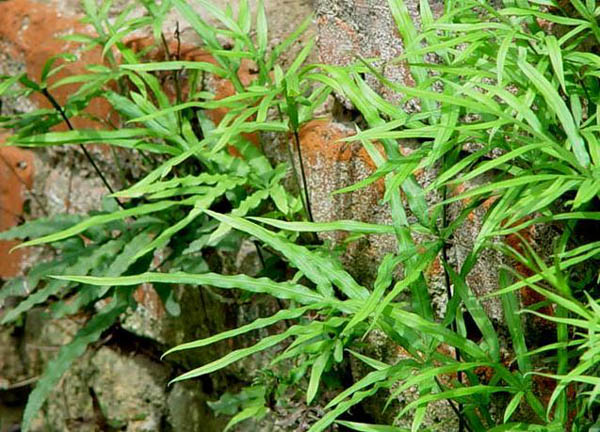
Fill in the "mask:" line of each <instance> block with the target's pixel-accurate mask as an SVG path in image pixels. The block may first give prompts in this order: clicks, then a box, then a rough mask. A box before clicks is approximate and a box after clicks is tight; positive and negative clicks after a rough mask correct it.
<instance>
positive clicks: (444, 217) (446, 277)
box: [442, 157, 469, 432]
mask: <svg viewBox="0 0 600 432" xmlns="http://www.w3.org/2000/svg"><path fill="white" fill-rule="evenodd" d="M445 163H446V158H445V157H444V158H443V161H442V164H444V165H445ZM447 198H448V186H446V185H444V187H443V189H442V201H443V202H445V201H446V199H447ZM447 226H448V205H447V204H444V205H443V206H442V230H445V229H446V227H447ZM442 261H443V262H444V265H443V268H444V284H445V286H446V296H447V298H448V304H449V303H450V299H451V297H452V291H451V289H450V286H451V281H450V275H449V274H448V270H447V269H446V266H447V265H448V244H447V243H446V239H443V244H442ZM450 327H451V329H452V331H453V332H455V333H456V331H457V328H456V321H455V320H453V321H452V323H451V324H450ZM454 353H455V358H456V361H457V362H460V350H459V349H458V348H457V347H455V348H454ZM462 375H463V374H462V372H461V371H458V372H457V373H456V378H457V380H458V382H459V383H462V381H463V376H462ZM449 402H451V401H450V400H449ZM451 405H453V404H452V403H451ZM453 409H454V407H453ZM460 413H462V404H461V403H459V404H458V411H457V415H458V430H459V432H463V431H464V430H465V427H467V430H469V428H468V426H467V425H466V422H465V421H464V418H463V417H462V415H461V414H460Z"/></svg>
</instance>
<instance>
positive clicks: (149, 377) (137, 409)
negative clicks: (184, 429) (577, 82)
mask: <svg viewBox="0 0 600 432" xmlns="http://www.w3.org/2000/svg"><path fill="white" fill-rule="evenodd" d="M91 366H92V367H93V372H91V377H90V382H89V384H90V386H91V389H92V391H93V394H94V395H95V396H94V397H95V399H96V400H97V403H98V407H99V409H100V411H101V413H102V416H103V417H104V418H105V420H106V423H107V424H108V425H110V426H112V427H125V430H127V432H145V431H148V432H150V431H157V430H160V428H161V425H162V422H163V418H164V416H165V415H166V413H167V398H166V394H165V389H166V385H167V382H168V378H169V368H168V367H166V366H165V365H164V364H161V363H157V362H154V361H152V360H150V359H148V358H147V357H145V356H143V355H141V354H132V355H123V354H121V353H117V352H116V351H114V350H112V349H110V348H108V347H102V348H100V350H99V351H98V352H97V353H96V354H95V355H94V356H93V358H92V359H91Z"/></svg>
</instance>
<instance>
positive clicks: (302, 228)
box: [248, 217, 394, 234]
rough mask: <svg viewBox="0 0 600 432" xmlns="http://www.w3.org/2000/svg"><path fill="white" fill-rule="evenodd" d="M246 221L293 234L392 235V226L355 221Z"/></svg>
mask: <svg viewBox="0 0 600 432" xmlns="http://www.w3.org/2000/svg"><path fill="white" fill-rule="evenodd" d="M248 219H252V220H255V221H257V222H261V223H264V224H267V225H270V226H274V227H276V228H281V229H283V230H286V231H294V232H326V231H349V232H353V233H360V234H394V227H393V226H390V225H377V224H370V223H366V222H359V221H355V220H339V221H335V222H287V221H282V220H279V219H269V218H263V217H249V218H248Z"/></svg>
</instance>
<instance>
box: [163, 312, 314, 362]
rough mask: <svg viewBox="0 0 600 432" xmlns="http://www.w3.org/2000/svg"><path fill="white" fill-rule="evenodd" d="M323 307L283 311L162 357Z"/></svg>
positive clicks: (167, 353) (179, 347)
mask: <svg viewBox="0 0 600 432" xmlns="http://www.w3.org/2000/svg"><path fill="white" fill-rule="evenodd" d="M322 307H323V305H322V304H315V305H310V306H305V307H302V308H298V309H292V310H281V311H279V312H277V313H276V314H275V315H272V316H270V317H268V318H258V319H256V320H254V321H253V322H251V323H250V324H246V325H244V326H241V327H238V328H235V329H233V330H228V331H225V332H221V333H219V334H216V335H213V336H210V337H207V338H205V339H199V340H196V341H193V342H187V343H184V344H181V345H177V346H175V347H173V348H171V349H170V350H168V351H167V352H165V353H164V354H163V355H162V357H165V356H167V355H169V354H172V353H174V352H177V351H183V350H189V349H195V348H201V347H204V346H207V345H211V344H213V343H215V342H219V341H222V340H225V339H230V338H232V337H236V336H239V335H242V334H244V333H248V332H250V331H254V330H259V329H261V328H265V327H269V326H272V325H273V324H276V323H278V322H280V321H283V320H293V319H297V318H300V317H301V316H302V315H304V314H305V313H306V312H307V311H309V310H314V309H320V308H322Z"/></svg>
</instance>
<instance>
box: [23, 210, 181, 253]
mask: <svg viewBox="0 0 600 432" xmlns="http://www.w3.org/2000/svg"><path fill="white" fill-rule="evenodd" d="M179 205H189V202H186V201H161V202H158V203H156V204H144V205H141V206H138V207H135V208H131V209H127V210H120V211H116V212H113V213H108V214H103V215H98V216H90V217H88V218H87V219H84V220H83V221H82V222H80V223H78V224H76V225H74V226H72V227H70V228H67V229H65V230H63V231H60V232H58V233H54V234H49V235H46V236H43V237H40V238H37V239H35V240H30V241H27V242H24V243H21V244H20V245H18V246H16V247H15V249H18V248H22V247H29V246H37V245H41V244H45V243H54V242H57V241H60V240H64V239H66V238H69V237H73V236H75V235H77V234H80V233H82V232H84V231H85V230H87V229H89V228H92V227H95V226H98V225H103V224H106V223H109V222H112V221H116V220H123V219H126V218H128V217H133V216H141V215H144V214H151V213H156V212H159V211H162V210H165V209H168V208H170V207H173V206H179Z"/></svg>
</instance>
